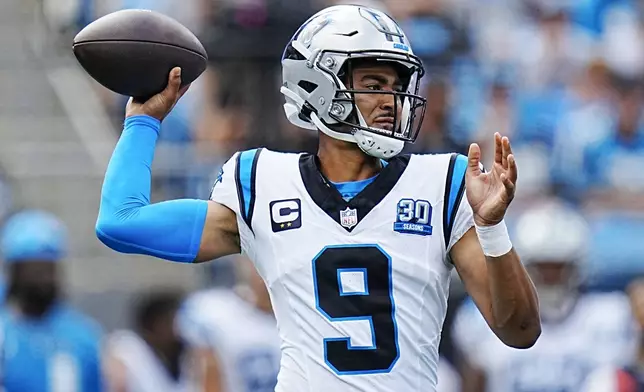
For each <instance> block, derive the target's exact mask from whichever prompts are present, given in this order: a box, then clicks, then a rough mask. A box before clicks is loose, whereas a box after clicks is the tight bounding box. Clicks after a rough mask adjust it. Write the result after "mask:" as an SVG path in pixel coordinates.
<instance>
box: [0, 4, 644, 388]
mask: <svg viewBox="0 0 644 392" xmlns="http://www.w3.org/2000/svg"><path fill="white" fill-rule="evenodd" d="M340 3H353V4H366V5H370V6H373V7H376V8H379V9H381V10H384V11H387V12H388V13H389V14H391V15H392V16H394V17H395V18H396V19H397V20H399V21H400V24H401V27H402V28H403V30H404V31H405V32H406V34H407V35H408V37H409V39H410V41H411V43H412V47H413V49H414V51H415V54H416V55H418V56H419V57H420V58H421V59H422V60H423V62H424V66H425V68H426V70H427V74H426V76H425V78H424V81H423V87H422V89H423V90H422V92H423V95H424V96H426V97H427V99H428V107H427V113H426V116H425V119H424V123H423V126H422V130H421V133H420V136H419V138H418V140H417V142H416V143H415V144H413V145H409V146H408V147H407V149H408V151H409V152H415V153H439V152H451V151H456V152H460V153H466V151H467V148H468V145H469V143H471V142H478V143H479V144H480V145H481V147H482V148H483V157H484V160H485V161H487V162H488V163H489V162H490V160H491V158H492V157H491V151H492V148H493V146H492V144H491V142H492V140H493V134H494V132H501V133H502V134H503V135H508V136H509V137H510V138H511V140H512V143H513V149H514V152H515V155H516V158H517V164H518V166H519V184H518V192H519V193H518V194H517V198H516V200H515V201H514V204H513V207H512V208H511V216H509V217H508V223H509V227H510V229H511V235H512V236H513V239H515V241H516V245H517V249H518V250H519V251H520V252H522V254H521V256H522V258H523V259H524V262H530V265H532V266H534V268H533V269H531V273H532V274H533V279H534V280H535V283H536V284H537V285H538V287H539V289H540V291H539V295H540V298H541V301H542V302H545V304H544V309H545V306H551V307H552V309H553V310H552V309H551V310H552V313H550V312H548V313H547V315H545V316H544V320H543V321H544V332H543V335H542V339H541V340H540V343H538V346H535V348H534V349H531V350H527V351H526V352H525V353H521V352H519V351H517V350H512V349H509V348H505V347H499V346H498V344H499V342H498V340H496V339H495V338H494V336H493V335H490V332H489V331H488V329H487V326H485V325H484V322H482V319H481V318H480V316H478V314H477V312H476V311H475V307H474V306H473V304H472V303H471V301H470V300H469V299H468V298H464V295H463V293H462V290H461V288H460V286H459V282H458V279H457V278H455V279H454V281H453V282H454V290H453V291H454V293H453V295H452V298H451V300H450V308H449V311H448V318H447V320H446V324H445V328H444V333H443V342H442V344H441V354H442V357H441V358H442V362H441V367H440V371H439V384H440V389H439V391H440V392H448V391H461V390H462V391H486V392H515V391H516V392H544V391H548V392H549V391H552V392H562V391H565V392H572V391H593V392H594V391H597V392H599V391H604V392H613V391H614V392H620V391H644V347H642V339H641V338H640V332H639V331H640V329H642V328H644V316H643V314H644V294H643V293H644V283H642V281H641V280H638V279H639V278H640V277H641V276H644V262H643V261H644V260H643V259H644V244H643V243H642V240H641V238H643V237H644V170H641V168H642V167H644V116H643V114H644V110H643V109H644V83H643V82H644V78H643V77H644V2H641V1H638V0H449V1H448V0H355V1H342V0H181V1H176V0H66V1H62V0H43V5H44V7H43V10H44V15H45V20H46V22H47V23H48V24H49V25H50V27H51V28H52V29H54V30H56V31H57V32H59V33H60V36H61V40H67V41H68V40H69V39H70V37H73V34H75V33H76V32H77V31H78V30H79V29H81V28H82V27H83V26H85V25H86V24H88V23H90V22H91V21H92V20H94V19H96V18H97V17H100V16H102V15H104V14H106V13H109V12H112V11H116V10H118V9H124V8H146V9H153V10H156V11H159V12H162V13H165V14H167V15H170V16H172V17H174V18H176V19H177V20H179V21H180V22H181V23H183V24H184V25H186V26H187V27H189V28H190V29H191V30H192V31H193V32H195V34H197V35H198V37H199V38H200V39H201V41H202V43H203V44H204V46H205V47H206V49H207V51H208V53H209V68H208V69H207V71H206V72H205V73H204V74H203V75H202V76H201V77H200V78H199V79H198V80H197V81H196V82H195V83H193V85H192V87H191V89H190V90H189V92H188V93H187V94H186V95H185V96H184V97H183V98H182V100H181V101H180V102H179V104H178V105H177V106H176V107H175V109H174V111H173V112H172V114H171V115H170V116H169V117H168V118H167V119H166V120H165V121H164V123H163V125H162V128H163V129H162V132H161V137H160V143H159V147H158V149H157V155H156V157H155V163H154V165H155V167H154V168H153V175H154V179H155V195H156V197H158V198H163V199H169V198H181V197H195V198H206V197H208V195H209V193H210V190H211V187H212V184H213V183H214V181H215V178H216V176H217V173H218V172H219V169H220V167H221V165H222V164H223V163H224V162H225V160H227V159H228V158H229V157H230V156H231V155H232V154H233V153H234V152H235V151H238V150H242V149H247V148H253V147H257V146H264V147H268V148H271V149H274V150H279V151H308V152H314V151H315V147H316V134H315V133H314V132H311V131H306V130H302V129H296V128H294V127H293V126H292V125H290V124H289V123H288V121H286V118H285V116H284V114H283V109H282V102H283V98H282V97H281V95H280V93H279V86H280V84H281V74H280V72H281V69H280V57H281V55H282V51H283V48H284V46H285V44H286V43H287V42H288V40H289V39H290V37H291V36H292V35H293V33H294V32H295V30H296V29H297V28H298V27H299V26H300V25H301V23H302V22H303V21H305V20H306V19H308V17H309V16H311V15H312V14H313V13H314V12H315V11H317V10H319V9H321V8H323V7H325V6H328V5H331V4H340ZM97 93H98V94H100V95H101V96H102V98H103V102H104V104H105V107H106V108H107V109H108V110H109V112H110V113H111V114H112V115H113V121H114V129H115V132H119V131H120V128H121V124H122V120H123V108H124V104H125V98H124V97H119V96H115V95H112V94H111V93H108V92H106V91H104V90H101V89H97ZM640 164H641V165H642V166H639V165H640ZM640 171H642V173H640ZM2 184H3V182H2V178H1V177H0V194H6V193H7V192H4V193H2V192H3V187H2ZM0 200H3V203H8V202H4V200H8V198H7V197H2V198H0ZM553 205H554V206H557V207H552V206H553ZM1 214H2V210H1V209H0V218H1ZM548 217H550V218H552V219H547V218H548ZM12 218H15V219H16V220H15V221H14V223H15V222H17V223H15V224H25V225H26V224H28V223H29V222H31V223H30V224H31V225H32V226H29V227H30V228H23V229H21V230H19V232H21V233H30V232H32V231H33V232H34V233H36V234H34V235H33V238H32V237H29V238H26V239H25V238H19V237H16V238H13V239H12V238H9V237H6V238H9V239H7V240H6V241H4V242H3V243H2V252H3V254H2V255H3V260H4V264H5V270H6V277H7V278H6V279H7V289H6V293H7V297H8V298H9V300H8V301H7V306H6V309H4V311H3V312H4V320H5V323H6V324H7V325H10V328H5V332H4V334H3V335H2V336H0V340H2V341H4V342H8V341H13V342H18V344H19V345H25V347H32V349H33V353H31V352H29V351H24V350H22V351H21V350H16V347H17V346H16V347H14V348H13V352H12V351H11V350H12V346H11V345H7V344H4V345H3V351H2V355H3V359H4V362H3V363H5V365H6V366H3V367H0V377H1V379H2V380H3V381H4V382H3V384H4V385H5V387H6V390H7V391H14V390H27V389H15V388H13V389H12V388H11V385H27V384H20V383H24V382H27V381H29V380H31V382H34V383H41V382H49V383H52V385H55V387H52V389H50V390H54V391H60V392H74V391H94V390H99V389H97V388H99V387H98V385H99V384H101V383H103V384H108V385H110V387H109V388H110V389H111V390H114V391H152V390H154V391H193V390H208V391H223V392H225V391H248V392H254V391H257V392H261V391H270V390H272V388H273V387H274V383H275V377H276V372H277V365H276V364H277V363H278V360H279V351H278V346H279V342H277V341H276V336H275V333H276V332H275V326H274V320H273V319H272V316H271V311H270V303H269V302H268V298H267V296H266V292H265V288H264V287H263V284H262V282H261V281H260V280H258V278H257V276H256V275H255V274H254V271H253V269H252V267H251V266H249V264H248V261H247V260H244V259H240V258H238V257H233V258H228V259H226V260H222V261H218V262H216V263H210V264H209V265H208V266H207V267H206V271H207V273H206V275H207V276H210V277H212V279H206V281H207V282H206V283H205V286H206V287H204V289H203V290H201V291H199V292H197V293H179V292H162V293H156V294H155V293H150V294H149V295H146V296H145V297H142V298H141V301H140V303H138V304H136V306H134V307H133V309H132V318H131V323H130V324H131V328H130V329H129V330H122V331H121V330H120V331H101V328H100V326H98V325H94V323H93V322H92V321H91V320H88V319H87V318H86V317H84V316H82V315H80V314H77V313H75V312H74V311H72V310H70V309H67V308H65V307H58V306H55V307H54V304H57V303H58V301H64V300H63V299H62V298H64V297H62V296H60V295H59V293H60V291H64V290H62V288H61V287H60V286H59V285H62V283H60V282H58V281H57V280H56V278H55V277H56V268H58V267H54V266H58V265H59V264H60V263H52V262H51V261H60V260H63V259H64V254H62V253H60V254H59V253H56V254H55V255H53V254H47V255H46V256H43V254H41V253H34V252H41V251H43V252H45V253H46V251H48V250H52V249H53V250H56V249H59V247H61V246H63V245H62V244H63V243H64V239H62V238H59V237H57V236H56V235H54V234H51V235H49V236H48V235H46V234H47V230H48V229H47V227H50V226H51V227H58V226H57V225H58V223H55V218H52V217H45V216H40V215H37V216H36V215H29V214H27V215H24V216H23V215H17V216H15V217H12ZM555 218H556V219H555ZM530 219H532V220H530ZM577 221H579V222H582V221H583V223H579V225H577V226H575V225H574V224H572V223H571V222H577ZM10 222H11V221H10ZM21 222H22V223H21ZM34 222H35V223H34ZM46 222H49V223H47V224H45V223H46ZM553 228H559V229H556V230H555V229H553ZM14 230H15V229H14ZM51 230H54V229H51ZM54 231H55V230H54ZM4 232H5V233H9V234H11V230H5V231H4ZM43 233H44V234H43ZM526 233H527V234H526ZM5 236H6V235H5ZM4 238H5V237H3V239H4ZM47 239H49V241H50V242H47V241H48V240H47ZM562 239H566V241H564V240H562ZM43 241H44V242H43ZM51 241H54V242H51ZM540 241H541V242H540ZM521 243H523V244H524V246H523V247H521V248H519V246H518V244H521ZM39 244H40V245H39ZM43 244H44V245H43ZM553 244H554V245H553ZM39 246H41V247H43V248H42V249H41V248H38V247H39ZM16 247H17V248H18V250H15V249H14V248H16ZM34 247H35V248H34ZM549 247H552V249H550V248H549ZM34 249H35V250H34ZM14 250H15V252H16V253H15V254H16V255H17V256H11V254H12V253H11V252H12V251H14ZM52 267H54V268H52ZM43 287H45V288H49V291H47V290H44V292H43V289H42V288H43ZM43 298H44V299H43ZM133 305H135V304H133ZM16 309H18V311H16ZM52 309H54V310H55V312H54V311H53V310H52ZM204 309H207V310H204ZM16 312H18V313H24V314H27V315H35V317H36V318H37V319H38V320H39V321H38V322H33V323H32V322H25V321H24V320H23V319H21V318H16V317H14V316H12V315H15V314H16ZM542 313H543V312H542ZM542 315H543V314H542ZM45 316H46V317H45ZM7 320H10V321H7ZM12 334H13V335H12ZM45 337H47V338H45ZM52 342H54V343H52ZM56 342H57V343H56ZM60 342H63V343H60ZM99 342H100V343H99ZM51 344H54V346H55V345H57V344H62V347H63V348H66V349H69V350H68V351H67V352H71V353H72V354H71V356H70V355H68V356H64V355H63V356H53V357H49V356H47V357H46V360H41V359H39V358H40V357H41V356H39V354H38V353H41V352H42V350H43V347H44V346H45V345H51ZM101 347H103V349H102V350H101ZM54 351H56V350H54ZM61 351H63V352H64V351H65V350H61ZM18 352H20V353H22V354H23V356H20V355H17V354H16V353H18ZM25 352H26V354H25ZM12 353H13V354H12ZM12 355H13V357H12ZM7 357H10V358H13V359H12V361H13V362H12V361H8V360H7ZM79 358H80V359H79ZM590 359H592V360H590ZM43 361H44V362H43ZM75 361H78V362H75ZM36 364H37V365H36ZM78 364H81V365H78ZM11 366H15V367H16V368H14V369H13V371H12V368H11ZM25 366H26V367H28V368H32V367H33V366H36V367H38V366H40V367H42V368H43V369H44V368H48V369H58V372H57V373H56V372H54V373H55V374H58V375H59V376H57V377H56V378H54V379H51V380H49V381H43V380H39V381H38V380H37V377H35V376H33V375H32V374H30V373H26V374H25V373H24V371H23V372H20V371H16V370H15V369H20V368H21V367H22V368H23V369H24V368H25ZM35 369H36V368H35V367H34V374H35V372H36V370H35ZM61 369H62V370H61ZM52 372H53V371H52ZM54 373H52V374H54ZM16 374H18V376H16ZM78 374H83V375H84V376H83V377H85V378H83V380H84V382H86V384H83V386H81V387H76V386H75V387H72V386H71V385H72V381H70V380H73V379H75V378H74V377H76V376H77V375H78ZM11 377H18V379H12V378H11ZM20 377H22V379H21V378H20ZM25 380H27V381H25ZM106 380H107V381H106ZM11 382H14V383H15V384H11ZM30 385H37V384H30ZM74 385H76V384H74ZM33 388H34V389H32V390H34V391H35V390H40V389H37V387H35V386H34V387H33ZM56 388H58V389H56ZM74 388H75V389H74ZM137 388H138V389H137ZM216 388H217V389H216ZM620 388H621V389H620Z"/></svg>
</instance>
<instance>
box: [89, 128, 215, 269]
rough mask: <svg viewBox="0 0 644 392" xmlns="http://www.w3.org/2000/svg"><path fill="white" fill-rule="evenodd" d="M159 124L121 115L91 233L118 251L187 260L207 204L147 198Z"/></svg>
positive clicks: (198, 238) (193, 253)
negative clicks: (152, 201) (122, 120)
mask: <svg viewBox="0 0 644 392" xmlns="http://www.w3.org/2000/svg"><path fill="white" fill-rule="evenodd" d="M160 126H161V123H160V122H159V121H158V120H157V119H155V118H152V117H149V116H133V117H129V118H127V119H126V120H125V127H124V129H123V133H122V135H121V138H120V139H119V142H118V143H117V145H116V148H115V149H114V153H113V154H112V158H111V159H110V163H109V165H108V167H107V172H106V174H105V180H104V182H103V189H102V193H101V205H100V210H99V214H98V219H97V222H96V235H97V237H98V238H99V239H100V240H101V242H103V243H104V244H105V245H107V246H108V247H110V248H112V249H114V250H116V251H118V252H122V253H136V254H145V255H150V256H155V257H159V258H162V259H166V260H172V261H178V262H192V261H194V259H195V258H196V256H197V253H198V252H199V244H200V242H201V235H202V231H203V228H204V225H205V222H206V211H207V209H208V204H207V202H206V201H205V200H189V199H183V200H172V201H165V202H160V203H155V204H150V187H151V180H152V179H151V167H152V160H153V158H154V148H155V146H156V141H157V137H158V135H159V129H160Z"/></svg>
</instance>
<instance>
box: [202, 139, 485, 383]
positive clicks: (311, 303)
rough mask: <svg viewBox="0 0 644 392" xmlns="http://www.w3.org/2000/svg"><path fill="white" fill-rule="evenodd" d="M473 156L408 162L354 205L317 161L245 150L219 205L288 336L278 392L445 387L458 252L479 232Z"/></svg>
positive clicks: (389, 169) (221, 182)
mask: <svg viewBox="0 0 644 392" xmlns="http://www.w3.org/2000/svg"><path fill="white" fill-rule="evenodd" d="M466 167H467V158H465V157H464V156H461V155H457V154H444V155H411V156H409V155H401V156H397V157H395V158H393V159H391V160H390V161H389V163H388V164H387V165H386V167H385V168H384V169H383V170H382V171H381V172H380V174H379V175H378V176H377V177H376V179H375V180H374V181H373V182H372V183H371V184H369V185H368V186H367V187H366V188H365V189H364V190H363V191H362V192H360V193H359V194H358V195H356V196H355V197H354V198H352V199H351V200H350V201H348V202H347V201H345V200H344V199H343V198H342V196H341V195H340V193H339V192H338V191H337V189H336V188H335V187H334V186H333V185H332V184H329V182H328V181H327V180H326V179H325V178H324V176H323V175H322V174H321V173H320V171H319V169H318V166H317V160H316V158H315V156H312V155H306V154H284V153H277V152H273V151H269V150H265V149H259V150H250V151H244V152H241V153H237V154H235V155H234V156H233V157H232V158H231V159H230V160H229V161H228V162H227V163H226V164H225V165H224V167H223V169H222V173H220V176H219V178H218V179H217V181H216V182H215V186H214V187H213V192H212V195H211V199H212V200H214V201H216V202H218V203H221V204H223V205H225V206H227V207H228V208H230V209H231V210H233V211H234V212H235V213H236V214H237V217H238V226H239V233H240V238H241V248H242V252H243V253H245V254H246V255H248V257H249V258H250V259H251V260H252V261H253V262H254V264H255V266H256V268H257V270H258V272H259V274H260V275H261V276H262V278H263V279H264V281H265V282H266V284H267V287H268V289H269V292H270V295H271V300H272V304H273V308H274V310H275V315H276V319H277V324H278V328H279V333H280V337H281V340H282V358H281V367H280V373H279V377H278V385H277V388H276V391H278V392H296V391H310V392H314V391H325V392H326V391H330V390H332V391H338V392H340V391H370V392H371V391H373V392H378V391H383V392H384V391H387V392H389V391H409V392H411V391H423V392H430V391H435V390H436V384H437V367H438V344H439V341H440V338H441V329H442V326H443V321H444V318H445V312H446V308H447V296H448V289H449V282H450V271H451V269H452V266H451V263H450V261H449V260H448V256H447V255H448V251H449V249H450V248H451V246H452V245H453V244H454V243H455V242H456V241H457V240H458V239H459V238H460V237H461V236H462V235H463V234H464V233H465V232H466V231H467V230H468V229H470V228H471V227H472V226H473V219H472V210H471V208H470V206H469V204H468V203H467V198H466V197H464V174H465V168H466Z"/></svg>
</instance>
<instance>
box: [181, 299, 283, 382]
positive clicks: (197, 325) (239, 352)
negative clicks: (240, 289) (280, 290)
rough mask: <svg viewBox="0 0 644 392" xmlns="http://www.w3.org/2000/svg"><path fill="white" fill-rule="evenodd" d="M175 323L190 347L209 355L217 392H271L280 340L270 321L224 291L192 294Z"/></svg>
mask: <svg viewBox="0 0 644 392" xmlns="http://www.w3.org/2000/svg"><path fill="white" fill-rule="evenodd" d="M178 323H179V326H180V330H181V332H182V335H183V336H184V337H185V338H186V340H187V341H188V342H189V343H191V344H193V345H196V346H200V347H208V348H212V349H213V350H214V353H215V355H216V356H217V358H218V362H219V365H220V367H221V368H220V369H219V371H220V377H221V379H222V380H223V390H222V391H223V392H273V391H274V390H275V385H276V383H277V373H278V372H279V366H280V339H279V335H278V333H277V325H276V323H275V317H273V315H272V314H269V313H266V312H264V311H262V310H260V309H258V308H256V307H255V306H253V305H251V304H250V303H249V302H248V301H246V300H244V299H242V298H241V297H240V296H239V295H237V294H236V293H235V292H234V291H232V290H229V289H210V290H204V291H201V292H197V293H195V294H193V295H192V296H191V297H190V298H188V300H187V301H186V302H185V303H184V306H183V307H182V309H181V311H180V313H179V317H178Z"/></svg>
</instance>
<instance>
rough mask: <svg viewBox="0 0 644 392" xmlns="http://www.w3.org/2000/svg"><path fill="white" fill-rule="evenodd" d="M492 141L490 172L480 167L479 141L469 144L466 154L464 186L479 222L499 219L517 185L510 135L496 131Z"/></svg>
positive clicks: (490, 223) (479, 224)
mask: <svg viewBox="0 0 644 392" xmlns="http://www.w3.org/2000/svg"><path fill="white" fill-rule="evenodd" d="M494 144H495V147H494V165H493V167H492V169H491V170H490V171H489V172H486V173H484V172H483V171H482V170H481V165H480V162H481V148H480V147H479V145H478V144H476V143H473V144H471V145H470V150H469V152H468V154H467V158H468V164H467V171H466V173H465V188H466V194H467V200H468V201H469V203H470V206H472V211H473V212H474V222H475V223H476V225H478V226H492V225H495V224H497V223H499V222H501V220H502V219H503V217H504V216H505V212H506V211H507V209H508V206H509V205H510V202H512V199H514V191H515V189H516V182H517V163H516V161H515V159H514V155H512V147H511V146H510V139H508V138H507V137H505V136H504V137H501V134H499V133H498V132H497V133H495V134H494Z"/></svg>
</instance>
